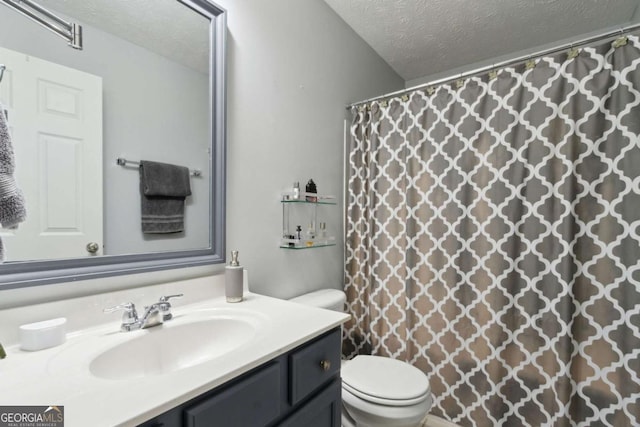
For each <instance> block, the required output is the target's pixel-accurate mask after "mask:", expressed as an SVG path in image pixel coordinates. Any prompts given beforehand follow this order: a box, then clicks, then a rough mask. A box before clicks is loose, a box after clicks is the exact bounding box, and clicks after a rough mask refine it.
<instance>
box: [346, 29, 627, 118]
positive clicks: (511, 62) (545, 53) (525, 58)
mask: <svg viewBox="0 0 640 427" xmlns="http://www.w3.org/2000/svg"><path fill="white" fill-rule="evenodd" d="M635 30H640V22H639V23H637V24H632V25H629V26H627V27H622V28H619V29H616V30H611V31H608V32H606V33H603V34H599V35H597V36H592V37H587V38H584V39H582V40H578V41H575V42H573V43H565V44H563V45H561V46H559V47H553V48H550V49H545V50H541V51H539V52H536V53H533V54H531V55H522V56H519V57H517V58H513V59H508V60H506V61H502V62H497V63H495V64H491V65H487V66H484V67H480V68H476V69H475V70H470V71H466V72H464V73H460V74H456V75H455V76H449V77H445V78H442V79H438V80H433V81H430V82H428V83H423V84H420V85H417V86H413V87H410V88H408V89H402V90H398V91H395V92H390V93H387V94H384V95H379V96H374V97H373V98H369V99H365V100H364V101H358V102H354V103H353V104H349V105H347V107H346V109H347V110H349V109H351V108H352V107H355V106H357V105H362V104H366V103H368V102H372V101H377V100H380V99H385V98H391V97H394V96H398V95H403V94H406V93H410V92H413V91H416V90H419V89H424V88H426V87H429V86H438V85H442V84H444V83H449V82H453V81H455V80H459V79H466V78H469V77H475V76H478V75H482V74H486V73H488V72H489V71H492V70H496V69H499V68H504V67H508V66H511V65H518V64H521V63H523V62H526V61H529V60H531V59H536V58H540V57H542V56H548V55H553V54H556V53H560V52H563V51H566V50H569V49H574V48H577V47H580V46H584V45H587V44H592V43H595V42H598V41H600V40H606V39H609V38H613V37H616V36H617V37H621V36H623V35H625V34H627V33H630V32H632V31H635Z"/></svg>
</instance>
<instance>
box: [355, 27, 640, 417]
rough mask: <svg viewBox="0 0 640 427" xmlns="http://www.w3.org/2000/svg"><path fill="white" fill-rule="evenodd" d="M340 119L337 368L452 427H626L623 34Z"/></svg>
mask: <svg viewBox="0 0 640 427" xmlns="http://www.w3.org/2000/svg"><path fill="white" fill-rule="evenodd" d="M351 109H352V113H353V122H352V124H351V132H350V133H351V137H350V146H349V148H348V158H347V170H348V173H347V187H348V192H347V202H346V205H347V206H346V210H347V215H346V226H345V234H346V248H345V257H346V272H345V290H346V293H347V309H348V312H349V313H350V314H351V315H352V320H351V321H350V322H349V323H347V324H346V325H345V328H344V345H343V351H344V353H345V356H347V357H353V356H355V355H357V354H374V355H381V356H386V357H391V358H394V359H399V360H403V361H407V362H409V363H411V364H413V365H414V366H416V367H418V368H420V369H422V370H423V371H424V372H425V373H426V374H427V375H428V377H429V381H430V384H431V389H432V393H433V395H434V405H433V408H432V410H431V412H432V413H433V414H435V415H438V416H441V417H443V418H445V419H448V420H450V421H452V422H455V423H457V424H459V425H461V426H479V427H493V426H514V427H515V426H531V427H533V426H589V427H593V426H611V427H622V426H639V425H640V38H639V37H638V33H637V31H636V32H635V33H634V32H630V33H628V34H626V35H624V36H620V37H614V38H609V39H606V40H605V39H604V38H602V39H601V40H599V41H598V42H592V43H589V44H585V45H583V46H580V47H570V48H567V49H562V51H559V52H554V53H548V54H546V55H541V56H536V57H535V58H533V59H529V60H527V61H523V62H519V63H517V64H516V63H514V64H512V65H507V66H504V67H502V68H500V69H492V70H488V71H487V72H483V73H479V74H474V75H469V76H466V77H463V78H459V79H453V80H448V81H446V82H443V83H438V84H433V85H430V86H425V87H421V88H419V89H415V90H412V91H408V92H405V93H403V94H399V95H397V96H390V97H385V98H380V99H377V100H374V101H370V102H366V103H363V104H358V105H355V106H353V107H352V108H351Z"/></svg>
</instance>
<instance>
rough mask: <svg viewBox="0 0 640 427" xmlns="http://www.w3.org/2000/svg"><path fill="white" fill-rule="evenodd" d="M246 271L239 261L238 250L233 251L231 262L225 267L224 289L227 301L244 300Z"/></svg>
mask: <svg viewBox="0 0 640 427" xmlns="http://www.w3.org/2000/svg"><path fill="white" fill-rule="evenodd" d="M243 282H244V273H243V269H242V266H241V265H240V263H239V262H238V251H231V262H230V263H229V265H227V266H226V267H225V272H224V291H225V296H226V297H227V302H240V301H242V287H243V286H242V285H243Z"/></svg>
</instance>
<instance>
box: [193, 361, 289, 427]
mask: <svg viewBox="0 0 640 427" xmlns="http://www.w3.org/2000/svg"><path fill="white" fill-rule="evenodd" d="M184 412H185V422H186V426H187V427H212V426H220V427H236V426H237V427H262V426H265V425H267V424H269V423H271V422H272V421H273V420H275V419H276V418H278V416H279V415H280V363H274V364H272V365H270V366H267V367H265V368H263V369H261V370H260V371H258V372H255V373H252V374H251V375H250V376H249V377H247V378H244V379H241V380H240V381H238V382H237V383H235V384H233V385H231V386H230V387H227V388H224V389H221V390H220V392H219V393H217V394H216V395H214V396H212V397H211V398H209V399H206V400H205V401H203V402H200V403H198V404H196V405H194V406H191V407H189V408H187V409H186V410H185V411H184Z"/></svg>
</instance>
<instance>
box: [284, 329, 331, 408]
mask: <svg viewBox="0 0 640 427" xmlns="http://www.w3.org/2000/svg"><path fill="white" fill-rule="evenodd" d="M340 343H341V335H340V329H336V330H334V331H332V332H330V333H329V334H327V335H324V336H322V337H320V338H318V339H317V340H316V341H314V342H312V343H311V344H308V345H305V346H304V347H302V348H300V349H298V350H294V351H293V352H292V353H291V354H290V356H289V403H290V404H291V405H295V404H297V403H298V402H300V401H301V400H302V399H304V398H305V397H307V396H308V395H309V393H311V392H312V391H314V390H316V389H317V388H318V387H320V386H321V385H323V384H324V383H326V382H327V381H329V380H330V379H332V378H333V377H334V376H335V375H337V373H338V372H339V371H340Z"/></svg>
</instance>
